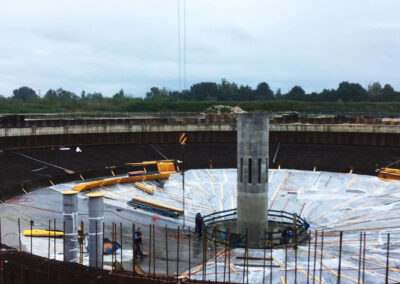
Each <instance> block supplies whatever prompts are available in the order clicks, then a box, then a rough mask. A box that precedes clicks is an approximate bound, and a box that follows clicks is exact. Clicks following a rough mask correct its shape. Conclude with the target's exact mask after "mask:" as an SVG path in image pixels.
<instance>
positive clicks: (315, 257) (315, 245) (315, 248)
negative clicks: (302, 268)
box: [313, 230, 318, 284]
mask: <svg viewBox="0 0 400 284" xmlns="http://www.w3.org/2000/svg"><path fill="white" fill-rule="evenodd" d="M317 244H318V231H317V230H315V244H314V268H313V284H314V283H315V269H316V266H317Z"/></svg>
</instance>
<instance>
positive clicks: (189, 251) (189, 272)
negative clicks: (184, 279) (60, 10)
mask: <svg viewBox="0 0 400 284" xmlns="http://www.w3.org/2000/svg"><path fill="white" fill-rule="evenodd" d="M188 229H189V234H188V241H189V253H188V254H189V260H188V263H189V269H188V271H189V282H190V267H191V263H190V259H191V255H190V239H191V238H190V226H189V228H188Z"/></svg>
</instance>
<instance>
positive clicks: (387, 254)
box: [385, 233, 390, 284]
mask: <svg viewBox="0 0 400 284" xmlns="http://www.w3.org/2000/svg"><path fill="white" fill-rule="evenodd" d="M389 243H390V233H388V234H387V250H386V275H385V283H386V284H388V283H389Z"/></svg>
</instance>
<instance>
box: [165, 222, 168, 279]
mask: <svg viewBox="0 0 400 284" xmlns="http://www.w3.org/2000/svg"><path fill="white" fill-rule="evenodd" d="M165 263H166V266H167V276H169V273H168V226H167V225H165Z"/></svg>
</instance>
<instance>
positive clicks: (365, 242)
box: [362, 232, 367, 283]
mask: <svg viewBox="0 0 400 284" xmlns="http://www.w3.org/2000/svg"><path fill="white" fill-rule="evenodd" d="M363 243H364V245H363V247H364V250H363V274H362V282H363V283H365V251H366V250H367V247H366V244H367V234H366V233H365V232H364V239H363Z"/></svg>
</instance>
